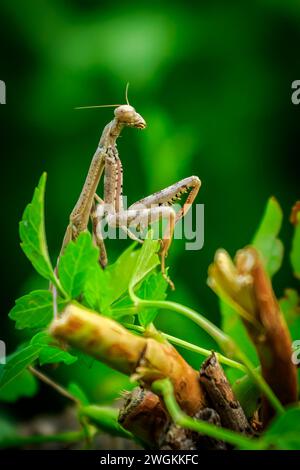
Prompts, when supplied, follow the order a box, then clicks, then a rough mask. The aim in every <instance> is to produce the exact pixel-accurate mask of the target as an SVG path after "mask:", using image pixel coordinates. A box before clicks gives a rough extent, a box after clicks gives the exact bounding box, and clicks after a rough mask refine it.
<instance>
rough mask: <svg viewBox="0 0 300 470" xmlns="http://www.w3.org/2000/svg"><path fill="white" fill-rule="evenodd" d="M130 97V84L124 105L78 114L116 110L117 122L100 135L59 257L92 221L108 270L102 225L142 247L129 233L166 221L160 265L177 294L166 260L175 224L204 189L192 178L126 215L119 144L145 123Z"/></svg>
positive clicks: (135, 206) (143, 201)
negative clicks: (100, 190)
mask: <svg viewBox="0 0 300 470" xmlns="http://www.w3.org/2000/svg"><path fill="white" fill-rule="evenodd" d="M127 91H128V84H127V87H126V104H116V105H100V106H86V107H81V108H77V109H86V108H98V107H108V106H113V107H115V110H114V118H113V119H112V121H110V122H109V123H108V124H107V125H106V126H105V128H104V130H103V132H102V135H101V138H100V141H99V144H98V147H97V149H96V152H95V153H94V156H93V158H92V162H91V164H90V167H89V170H88V173H87V176H86V180H85V182H84V185H83V188H82V191H81V194H80V196H79V199H78V200H77V202H76V204H75V207H74V209H73V210H72V212H71V214H70V220H69V225H68V227H67V230H66V233H65V236H64V240H63V244H62V248H61V254H62V253H63V251H64V249H65V247H66V245H67V244H68V243H69V241H70V240H75V239H76V237H77V236H78V235H79V234H80V233H81V232H83V231H86V230H87V228H88V224H89V220H91V223H92V232H93V240H94V243H95V244H96V245H97V246H98V247H99V250H100V259H99V262H100V264H101V266H102V267H103V268H105V266H106V265H107V262H108V260H107V254H106V249H105V244H104V239H103V236H102V232H101V229H102V222H103V220H105V221H106V222H107V224H108V226H111V227H120V228H121V229H122V230H124V231H125V232H126V233H127V235H128V236H129V237H130V238H132V239H133V240H136V241H138V242H140V243H143V240H141V239H139V238H138V237H137V236H136V235H135V234H133V233H132V231H131V230H130V228H133V227H138V228H147V227H148V226H151V224H152V223H154V222H156V221H159V220H161V219H166V220H167V226H166V229H165V232H164V234H163V237H162V239H161V241H160V243H161V248H160V251H159V255H160V259H161V272H162V275H163V276H164V278H165V279H166V280H167V282H168V283H169V284H170V286H171V288H174V284H173V283H172V281H171V280H170V278H169V277H168V275H167V274H166V268H165V258H166V256H167V254H168V250H169V247H170V245H171V242H172V237H173V232H174V227H175V224H176V222H178V220H180V219H181V218H182V217H184V216H185V214H186V213H187V212H188V210H189V209H190V207H191V205H192V203H193V201H194V200H195V198H196V196H197V193H198V191H199V189H200V186H201V181H200V179H199V178H198V177H197V176H189V177H187V178H184V179H182V180H181V181H178V182H177V183H175V184H172V185H171V186H168V187H167V188H164V189H162V190H160V191H157V192H156V193H154V194H150V195H149V196H147V197H145V198H143V199H140V200H139V201H137V202H135V203H134V204H132V205H131V206H130V207H129V208H128V209H126V210H125V209H124V201H123V170H122V163H121V160H120V158H119V154H118V150H117V143H116V141H117V138H118V137H119V135H120V133H121V131H122V130H123V128H124V127H132V128H135V129H145V128H146V121H145V120H144V118H143V117H142V116H141V115H140V114H139V113H137V112H136V110H135V109H134V108H133V107H132V106H131V105H130V104H129V102H128V97H127ZM103 172H104V195H103V199H101V198H100V197H99V196H98V195H97V193H96V191H97V187H98V185H99V182H100V179H101V177H102V175H103ZM186 192H188V193H189V194H188V196H187V199H186V201H185V202H184V204H183V206H182V207H181V208H180V210H179V211H178V212H177V213H176V212H175V210H174V208H173V207H172V206H173V204H174V202H175V201H177V200H179V199H180V198H181V196H182V195H183V194H184V193H186Z"/></svg>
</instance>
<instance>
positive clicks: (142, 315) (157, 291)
mask: <svg viewBox="0 0 300 470" xmlns="http://www.w3.org/2000/svg"><path fill="white" fill-rule="evenodd" d="M167 287H168V283H167V281H166V280H165V279H164V277H163V275H162V274H161V272H159V273H150V275H148V276H147V277H146V279H145V280H144V281H143V282H142V285H141V287H140V288H139V289H138V292H137V296H138V297H139V298H141V299H148V300H164V299H165V298H166V290H167ZM157 313H158V310H157V309H156V308H145V309H142V310H140V311H139V313H138V318H139V322H140V324H141V325H142V326H144V327H147V326H148V325H149V324H150V323H152V322H153V321H154V319H155V317H156V315H157Z"/></svg>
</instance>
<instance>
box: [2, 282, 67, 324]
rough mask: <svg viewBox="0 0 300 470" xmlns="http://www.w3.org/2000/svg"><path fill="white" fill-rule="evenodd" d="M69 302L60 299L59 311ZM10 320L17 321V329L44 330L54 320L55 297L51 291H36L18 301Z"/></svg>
mask: <svg viewBox="0 0 300 470" xmlns="http://www.w3.org/2000/svg"><path fill="white" fill-rule="evenodd" d="M66 303H67V301H66V300H64V299H62V298H60V297H59V298H58V300H57V304H58V309H59V310H61V309H62V308H63V307H64V306H65V305H66ZM9 318H11V319H12V320H15V321H16V328H17V329H19V330H20V329H22V328H44V327H46V326H48V325H49V323H50V321H51V320H52V318H53V297H52V293H51V292H50V291H49V290H35V291H33V292H31V293H30V294H27V295H24V296H23V297H20V298H19V299H18V300H16V305H15V306H14V307H13V308H12V309H11V311H10V313H9Z"/></svg>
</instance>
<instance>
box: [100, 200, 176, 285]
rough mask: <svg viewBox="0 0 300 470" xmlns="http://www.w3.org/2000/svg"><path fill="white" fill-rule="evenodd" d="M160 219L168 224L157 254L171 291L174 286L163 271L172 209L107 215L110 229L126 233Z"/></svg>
mask: <svg viewBox="0 0 300 470" xmlns="http://www.w3.org/2000/svg"><path fill="white" fill-rule="evenodd" d="M161 219H167V220H168V224H167V227H166V230H165V232H164V235H163V239H162V241H161V250H160V253H159V254H160V257H161V271H162V274H163V276H164V278H165V279H166V280H167V282H168V283H169V284H170V286H171V287H172V289H174V284H173V283H172V281H171V280H170V279H169V277H168V276H167V274H166V269H165V258H166V256H167V253H168V249H169V247H170V244H171V241H172V237H173V232H174V226H175V220H176V213H175V211H174V209H173V208H172V207H166V206H157V207H152V208H144V209H128V210H127V211H122V212H119V213H117V214H108V215H107V223H108V225H110V226H111V227H121V228H124V227H125V229H126V232H127V233H128V232H129V231H130V227H137V226H139V227H141V228H146V227H148V226H149V225H151V224H152V223H154V222H156V221H158V220H161ZM100 229H101V227H100V228H99V225H98V229H97V233H99V231H100ZM131 235H132V234H131ZM131 238H132V237H131Z"/></svg>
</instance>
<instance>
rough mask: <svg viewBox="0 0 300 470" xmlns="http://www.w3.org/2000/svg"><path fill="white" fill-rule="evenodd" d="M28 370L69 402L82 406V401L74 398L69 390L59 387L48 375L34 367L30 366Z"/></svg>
mask: <svg viewBox="0 0 300 470" xmlns="http://www.w3.org/2000/svg"><path fill="white" fill-rule="evenodd" d="M28 370H29V371H30V372H31V373H32V374H33V375H35V376H36V377H37V378H38V379H39V380H41V381H42V382H44V383H45V384H47V385H49V386H50V387H52V388H54V390H56V391H57V392H58V393H60V395H63V396H64V397H66V398H68V399H69V400H72V401H73V402H75V403H76V405H79V404H80V401H79V400H78V399H77V398H76V397H74V396H73V395H72V394H71V393H70V392H68V390H66V389H65V388H64V387H62V386H61V385H59V384H58V383H56V382H54V380H52V379H50V378H49V377H48V376H47V375H45V374H43V373H42V372H41V371H39V370H37V369H35V368H34V367H32V366H30V367H28Z"/></svg>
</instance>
